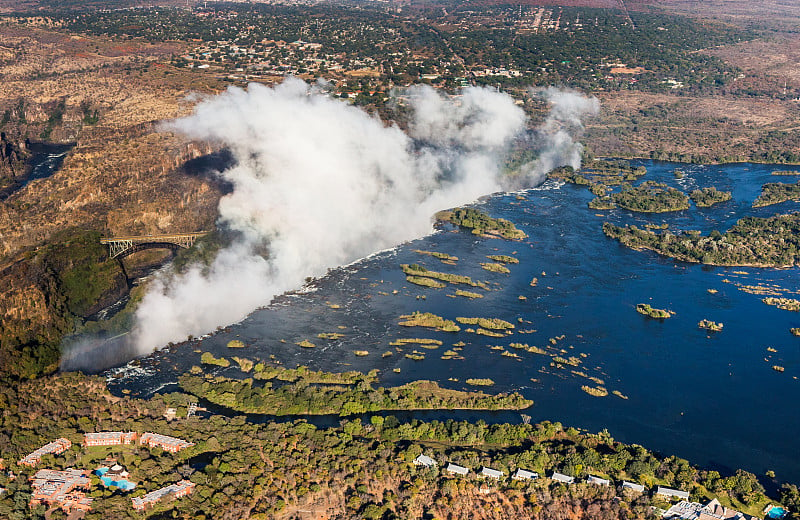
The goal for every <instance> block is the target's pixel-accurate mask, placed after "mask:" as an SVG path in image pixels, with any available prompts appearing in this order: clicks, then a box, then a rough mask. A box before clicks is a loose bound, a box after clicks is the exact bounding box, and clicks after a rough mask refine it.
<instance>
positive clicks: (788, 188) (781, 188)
mask: <svg viewBox="0 0 800 520" xmlns="http://www.w3.org/2000/svg"><path fill="white" fill-rule="evenodd" d="M787 200H793V201H800V181H798V182H797V183H795V184H788V183H783V182H768V183H767V184H765V185H763V186H762V187H761V195H759V196H758V198H757V199H756V200H755V201H754V202H753V207H754V208H763V207H764V206H771V205H773V204H780V203H781V202H786V201H787Z"/></svg>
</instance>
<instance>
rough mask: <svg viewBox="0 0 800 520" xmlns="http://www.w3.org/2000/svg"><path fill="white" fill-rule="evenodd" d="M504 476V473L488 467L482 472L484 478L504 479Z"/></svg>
mask: <svg viewBox="0 0 800 520" xmlns="http://www.w3.org/2000/svg"><path fill="white" fill-rule="evenodd" d="M503 475H504V473H503V472H502V471H497V470H496V469H492V468H487V467H486V466H484V467H483V469H482V470H481V476H482V477H489V478H494V479H500V478H502V477H503Z"/></svg>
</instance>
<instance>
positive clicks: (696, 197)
mask: <svg viewBox="0 0 800 520" xmlns="http://www.w3.org/2000/svg"><path fill="white" fill-rule="evenodd" d="M732 197H733V195H732V194H731V192H729V191H719V190H718V189H717V188H715V187H714V186H711V187H710V188H701V189H699V190H692V192H691V193H689V198H690V199H692V202H694V205H695V206H697V207H698V208H710V207H711V206H713V205H714V204H720V203H722V202H727V201H729V200H731V198H732Z"/></svg>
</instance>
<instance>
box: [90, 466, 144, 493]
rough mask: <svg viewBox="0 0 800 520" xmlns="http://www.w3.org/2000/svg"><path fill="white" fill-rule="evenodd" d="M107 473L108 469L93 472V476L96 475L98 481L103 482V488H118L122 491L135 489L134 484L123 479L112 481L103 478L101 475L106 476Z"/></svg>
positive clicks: (108, 478) (109, 478)
mask: <svg viewBox="0 0 800 520" xmlns="http://www.w3.org/2000/svg"><path fill="white" fill-rule="evenodd" d="M107 471H108V468H99V469H97V470H95V474H97V475H98V476H99V477H100V480H101V481H102V482H103V485H104V486H106V487H109V486H115V487H118V488H120V489H121V490H123V491H131V490H132V489H134V488H135V487H136V484H135V483H133V482H131V481H129V480H125V479H122V480H113V479H112V478H111V477H105V476H103V475H105V474H106V472H107Z"/></svg>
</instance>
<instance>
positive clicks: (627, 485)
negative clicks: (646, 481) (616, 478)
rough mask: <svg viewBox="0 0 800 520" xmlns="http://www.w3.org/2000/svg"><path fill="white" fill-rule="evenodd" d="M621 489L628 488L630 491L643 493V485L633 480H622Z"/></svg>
mask: <svg viewBox="0 0 800 520" xmlns="http://www.w3.org/2000/svg"><path fill="white" fill-rule="evenodd" d="M622 489H628V490H630V491H635V492H637V493H644V486H643V485H641V484H636V483H635V482H628V481H627V480H623V481H622Z"/></svg>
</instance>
